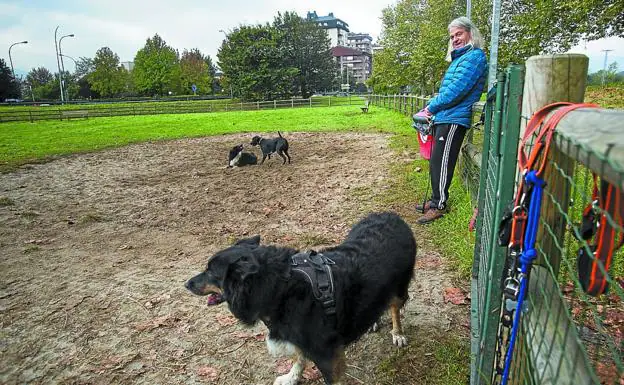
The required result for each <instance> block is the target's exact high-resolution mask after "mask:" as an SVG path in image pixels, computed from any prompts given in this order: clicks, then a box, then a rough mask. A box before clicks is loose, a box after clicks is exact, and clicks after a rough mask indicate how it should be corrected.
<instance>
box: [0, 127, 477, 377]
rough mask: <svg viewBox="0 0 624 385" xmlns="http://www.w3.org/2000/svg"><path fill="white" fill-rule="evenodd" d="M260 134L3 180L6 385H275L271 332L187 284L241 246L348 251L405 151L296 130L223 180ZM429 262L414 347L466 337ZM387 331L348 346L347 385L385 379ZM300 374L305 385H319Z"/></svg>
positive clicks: (91, 160) (166, 146) (127, 151)
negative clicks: (356, 226) (287, 161)
mask: <svg viewBox="0 0 624 385" xmlns="http://www.w3.org/2000/svg"><path fill="white" fill-rule="evenodd" d="M250 137H251V135H244V136H243V135H235V136H221V137H210V138H201V139H188V140H177V141H167V142H155V143H144V144H139V145H131V146H127V147H123V148H119V149H114V150H107V151H102V152H96V153H91V154H84V155H77V156H71V157H66V158H62V159H58V160H55V161H52V162H49V163H46V164H37V165H31V166H26V167H23V168H21V169H20V170H18V171H16V172H13V173H9V174H3V175H0V198H1V200H2V202H3V204H1V205H0V222H1V227H0V250H2V259H1V261H0V327H1V328H0V333H1V335H0V355H1V358H0V360H1V365H0V383H5V384H17V383H94V384H111V383H144V384H195V383H219V384H259V383H261V384H269V383H272V381H273V379H274V378H275V376H276V374H277V373H278V372H280V371H282V370H284V368H283V367H284V364H288V362H284V361H283V360H279V359H275V358H272V357H270V356H268V355H267V353H266V349H265V346H264V332H265V329H264V327H263V326H262V325H258V326H256V327H254V328H253V329H245V328H243V327H241V326H240V325H239V324H237V323H236V321H235V320H234V319H233V318H232V316H231V315H230V313H229V311H228V310H227V305H226V304H221V305H218V306H213V307H207V306H206V302H205V298H199V297H194V296H192V295H191V294H190V293H188V292H187V291H186V290H185V289H184V287H183V283H184V282H185V280H186V279H188V278H189V277H191V276H192V275H194V274H195V273H196V272H198V271H199V270H201V269H202V268H203V266H204V265H205V263H206V261H207V258H208V256H210V255H211V254H212V253H214V252H215V251H216V250H218V249H220V248H223V247H225V246H227V245H229V244H230V243H231V242H232V241H233V240H235V239H237V238H240V237H243V236H247V235H254V234H260V235H261V236H262V238H263V242H264V243H278V244H282V245H288V246H293V247H297V248H311V247H315V248H317V247H321V246H323V245H331V244H334V243H337V242H339V241H340V240H341V239H342V238H343V237H344V236H345V235H346V233H347V232H348V230H349V228H350V226H351V225H352V224H353V223H354V222H355V221H356V220H358V219H359V218H360V217H362V216H363V215H365V214H366V213H367V212H368V211H369V210H371V209H372V208H374V204H373V203H372V201H373V197H374V196H375V195H376V194H380V193H383V191H384V189H386V188H387V181H388V177H389V171H388V170H389V166H390V164H391V162H393V159H395V158H396V154H395V153H394V152H393V150H392V149H390V148H389V146H388V136H383V135H373V134H306V133H299V134H290V135H288V136H287V138H288V139H289V141H290V145H291V150H290V152H291V155H292V159H293V163H292V164H291V165H286V166H282V165H281V160H279V158H278V159H271V160H267V162H266V163H265V164H264V165H262V166H252V167H246V168H239V169H226V168H225V165H226V156H227V150H228V149H229V148H230V147H232V146H233V145H235V144H237V143H248V142H249V138H250ZM255 152H256V153H258V151H257V150H255ZM420 257H421V260H420V261H419V263H418V265H417V269H416V277H415V281H414V283H413V285H412V286H411V294H412V297H413V298H412V300H410V301H409V302H408V305H407V307H406V309H405V312H404V313H405V316H406V317H405V318H406V320H405V328H406V332H407V334H408V336H411V337H416V336H427V335H428V332H427V331H428V330H431V331H434V330H435V331H436V332H439V331H442V332H445V331H449V330H451V329H452V328H453V329H454V331H452V332H453V333H456V330H457V329H462V330H464V331H465V332H467V328H466V325H465V324H466V323H467V321H466V319H467V316H466V313H467V308H466V307H457V306H453V305H450V304H448V303H445V301H444V298H443V289H444V287H448V286H452V285H451V283H450V281H449V280H450V274H449V273H448V272H447V271H446V269H445V268H444V264H443V262H442V260H441V258H440V256H438V255H435V254H431V253H429V254H423V253H422V252H420ZM458 325H459V326H458ZM462 325H463V326H462ZM388 332H389V327H388V320H387V319H385V322H384V323H383V325H382V328H381V330H380V331H379V332H378V333H374V334H369V335H366V336H364V337H363V338H362V339H361V340H360V341H359V342H358V343H356V344H355V345H353V346H351V347H350V348H349V349H348V351H347V358H348V364H349V366H348V367H347V373H348V375H349V377H348V381H347V383H352V384H359V383H367V384H374V383H378V382H377V377H376V376H377V366H378V364H379V363H380V362H381V361H382V360H383V359H384V358H386V357H387V356H388V355H391V354H393V353H394V352H396V349H397V348H395V347H393V346H392V344H391V338H389V333H388ZM430 334H431V335H434V334H436V333H430ZM411 343H412V344H418V341H417V340H414V339H412V341H411ZM306 373H307V375H306V378H307V379H306V380H304V381H303V383H307V384H312V383H314V384H316V383H321V381H320V380H319V379H317V378H316V377H317V375H318V373H316V372H314V371H313V370H308V371H307V372H306Z"/></svg>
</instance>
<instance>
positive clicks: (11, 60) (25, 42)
mask: <svg viewBox="0 0 624 385" xmlns="http://www.w3.org/2000/svg"><path fill="white" fill-rule="evenodd" d="M17 44H28V42H27V41H26V40H24V41H20V42H17V43H13V44H11V45H10V46H9V61H10V62H11V73H12V74H13V80H15V70H14V69H13V59H11V48H13V46H14V45H17Z"/></svg>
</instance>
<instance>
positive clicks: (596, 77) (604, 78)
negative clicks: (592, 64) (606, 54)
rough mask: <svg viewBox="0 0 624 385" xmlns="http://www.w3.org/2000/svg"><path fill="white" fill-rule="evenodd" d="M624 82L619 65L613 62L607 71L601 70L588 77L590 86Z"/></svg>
mask: <svg viewBox="0 0 624 385" xmlns="http://www.w3.org/2000/svg"><path fill="white" fill-rule="evenodd" d="M622 82H624V75H622V73H618V63H617V62H612V63H611V64H609V67H607V70H606V71H605V70H600V71H597V72H594V73H592V74H589V75H588V76H587V84H588V85H590V86H598V85H603V84H604V85H607V84H614V83H622Z"/></svg>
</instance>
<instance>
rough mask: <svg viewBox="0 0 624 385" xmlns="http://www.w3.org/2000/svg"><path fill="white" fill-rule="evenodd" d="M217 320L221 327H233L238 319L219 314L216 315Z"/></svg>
mask: <svg viewBox="0 0 624 385" xmlns="http://www.w3.org/2000/svg"><path fill="white" fill-rule="evenodd" d="M215 319H216V320H217V323H218V324H219V325H220V326H221V327H225V326H231V325H234V324H235V323H236V318H234V317H233V316H231V315H228V314H217V315H215Z"/></svg>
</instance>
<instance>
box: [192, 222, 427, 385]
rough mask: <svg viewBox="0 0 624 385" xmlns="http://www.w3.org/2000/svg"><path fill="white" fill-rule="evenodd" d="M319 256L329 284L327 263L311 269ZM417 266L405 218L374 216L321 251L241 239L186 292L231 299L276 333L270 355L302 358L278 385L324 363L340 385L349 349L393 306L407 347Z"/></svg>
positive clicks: (250, 321) (398, 339)
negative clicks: (406, 313) (404, 318)
mask: <svg viewBox="0 0 624 385" xmlns="http://www.w3.org/2000/svg"><path fill="white" fill-rule="evenodd" d="M319 258H321V259H322V260H323V261H324V264H323V265H322V268H321V270H322V269H325V270H324V271H327V270H329V271H331V274H326V275H325V276H324V279H323V280H321V279H320V278H319V275H318V274H319V273H315V270H316V271H318V269H319V268H320V267H319V266H320V265H314V266H311V265H307V266H306V263H307V264H310V263H311V262H313V261H311V262H308V260H316V261H318V260H319ZM415 260H416V241H415V239H414V234H413V233H412V230H411V229H410V227H409V226H408V225H407V224H406V223H405V222H404V221H403V219H401V217H399V216H398V215H397V214H394V213H374V214H370V215H368V216H367V217H366V218H364V219H362V220H361V221H360V222H359V223H357V224H356V225H355V226H353V228H352V229H351V231H350V232H349V234H348V235H347V238H346V239H345V240H344V242H343V243H342V244H340V245H338V246H336V247H332V248H328V249H325V250H321V251H319V252H318V253H316V252H312V253H299V252H298V250H294V249H291V248H286V247H279V246H264V245H260V236H258V235H257V236H255V237H252V238H246V239H241V240H239V241H237V242H236V243H235V244H234V245H233V246H230V247H228V248H226V249H224V250H221V251H219V252H217V253H216V254H215V255H214V256H213V257H212V258H210V260H209V261H208V265H207V266H206V269H205V270H204V272H203V273H201V274H198V275H196V276H195V277H193V278H191V279H190V280H189V281H188V282H186V285H185V286H186V288H187V289H188V290H190V291H191V292H192V293H194V294H197V295H211V296H215V295H216V296H218V297H219V298H218V300H221V298H222V299H223V300H225V301H227V303H228V306H229V309H230V311H231V312H232V313H233V314H234V316H235V317H236V318H238V319H239V320H240V321H241V322H243V323H244V324H246V325H254V324H255V323H257V322H258V321H262V322H263V323H264V324H265V325H266V326H267V328H268V329H269V335H268V338H267V347H268V349H269V352H270V353H272V354H273V355H278V354H292V355H294V357H295V360H294V364H293V366H292V368H291V370H290V372H289V373H288V374H285V375H283V376H280V377H278V378H277V379H276V380H275V382H274V385H275V384H291V385H292V384H296V383H297V382H298V381H299V379H300V377H301V374H302V372H303V370H304V368H305V364H306V360H311V361H313V362H314V363H315V364H316V366H317V368H318V369H319V370H320V371H321V373H322V374H323V377H324V378H325V381H326V382H327V383H328V384H337V383H340V381H341V380H343V379H344V378H343V375H344V371H345V367H346V364H345V355H344V349H345V347H346V346H347V345H349V344H351V343H353V342H354V341H356V340H357V339H358V338H360V337H361V336H362V335H363V334H365V333H366V332H367V330H369V328H371V327H372V326H373V325H374V324H375V323H376V321H377V320H378V319H379V317H380V316H381V314H382V313H383V312H384V311H385V310H386V309H387V308H390V315H391V317H392V331H391V334H392V343H393V344H394V345H397V346H399V347H402V346H405V345H406V344H407V339H406V337H405V335H404V334H403V329H402V327H401V319H400V309H401V307H402V306H403V305H404V304H405V301H406V300H407V299H408V291H407V290H408V286H409V284H410V281H411V280H412V276H413V272H414V264H415ZM306 268H308V270H305V269H306ZM313 277H316V278H313ZM320 277H321V278H322V277H323V276H320ZM315 281H316V282H317V284H318V285H316V286H315V284H314V283H313V282H315ZM328 288H330V289H331V290H330V292H331V293H332V295H331V296H330V297H331V298H328V297H325V298H324V299H323V297H321V299H319V297H318V296H317V294H318V293H319V290H320V289H323V290H327V289H328ZM323 293H327V291H323ZM327 299H330V300H329V301H327ZM328 309H331V311H328Z"/></svg>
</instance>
